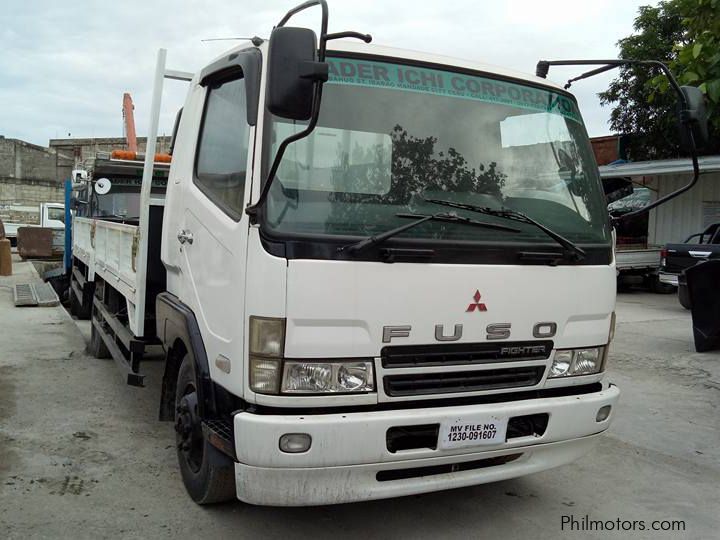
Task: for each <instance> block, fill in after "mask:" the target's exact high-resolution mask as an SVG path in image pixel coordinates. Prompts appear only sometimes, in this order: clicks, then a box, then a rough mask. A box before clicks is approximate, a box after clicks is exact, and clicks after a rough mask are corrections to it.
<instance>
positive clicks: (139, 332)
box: [131, 49, 167, 337]
mask: <svg viewBox="0 0 720 540" xmlns="http://www.w3.org/2000/svg"><path fill="white" fill-rule="evenodd" d="M166 57H167V50H165V49H159V50H158V54H157V63H156V65H155V81H154V83H153V95H152V105H151V106H150V127H149V128H148V134H147V146H146V148H145V165H144V167H143V177H142V188H141V191H140V231H139V234H140V239H139V245H138V254H137V266H136V268H137V274H136V275H137V291H136V293H135V299H136V302H137V303H136V305H135V324H134V325H133V324H132V322H131V329H132V330H133V332H134V333H135V335H136V336H138V337H140V336H143V335H144V334H145V294H146V290H147V259H148V252H147V250H148V231H149V227H150V190H151V188H152V177H153V166H154V164H155V148H156V143H157V131H158V124H159V123H160V102H161V100H162V90H163V79H164V77H165V59H166ZM133 326H134V328H132V327H133Z"/></svg>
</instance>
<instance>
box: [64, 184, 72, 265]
mask: <svg viewBox="0 0 720 540" xmlns="http://www.w3.org/2000/svg"><path fill="white" fill-rule="evenodd" d="M71 199H72V180H65V249H64V250H63V266H64V267H65V273H66V274H67V275H68V276H69V275H70V271H71V270H72V211H71V209H70V201H71Z"/></svg>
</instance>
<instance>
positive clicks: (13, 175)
mask: <svg viewBox="0 0 720 540" xmlns="http://www.w3.org/2000/svg"><path fill="white" fill-rule="evenodd" d="M72 168H73V159H72V157H71V156H67V155H64V154H63V153H62V152H57V151H56V150H54V149H49V148H44V147H42V146H37V145H35V144H30V143H28V142H25V141H20V140H18V139H6V138H4V137H1V136H0V219H2V220H3V221H4V222H7V223H31V224H36V223H39V219H40V214H39V208H38V207H39V205H40V203H41V202H63V200H64V192H63V180H64V179H66V178H68V177H69V176H70V171H71V170H72Z"/></svg>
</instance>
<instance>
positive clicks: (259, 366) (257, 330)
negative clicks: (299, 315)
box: [248, 316, 285, 394]
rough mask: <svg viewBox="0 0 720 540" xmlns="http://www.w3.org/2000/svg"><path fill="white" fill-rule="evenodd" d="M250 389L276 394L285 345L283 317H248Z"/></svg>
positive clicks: (260, 392) (261, 392)
mask: <svg viewBox="0 0 720 540" xmlns="http://www.w3.org/2000/svg"><path fill="white" fill-rule="evenodd" d="M248 342H249V352H250V389H251V390H252V391H253V392H258V393H259V394H277V393H278V389H279V386H280V375H281V373H282V372H281V367H282V355H283V350H284V347H285V319H277V318H271V317H255V316H251V317H250V336H249V340H248Z"/></svg>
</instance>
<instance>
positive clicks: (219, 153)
mask: <svg viewBox="0 0 720 540" xmlns="http://www.w3.org/2000/svg"><path fill="white" fill-rule="evenodd" d="M249 131H250V126H249V125H248V123H247V113H246V94H245V81H244V80H243V79H242V78H239V79H232V80H225V81H222V82H219V83H216V84H211V85H210V86H209V87H208V91H207V97H206V101H205V112H204V114H203V122H202V127H201V132H200V140H199V142H198V150H197V156H196V164H195V184H196V185H197V186H198V187H199V188H200V190H201V191H202V192H203V193H205V195H207V197H208V198H209V199H210V200H212V201H213V202H214V203H215V204H216V205H217V206H218V207H220V209H221V210H223V211H224V212H225V213H226V214H228V215H229V216H230V217H232V218H233V219H235V220H239V219H240V218H241V217H242V212H243V200H244V194H245V177H246V174H247V171H246V170H245V169H246V165H247V157H248V147H249V140H248V138H249Z"/></svg>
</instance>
